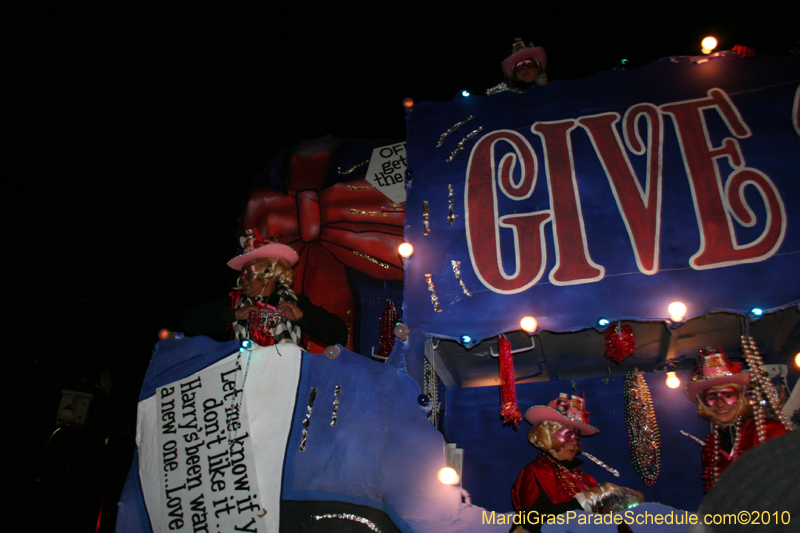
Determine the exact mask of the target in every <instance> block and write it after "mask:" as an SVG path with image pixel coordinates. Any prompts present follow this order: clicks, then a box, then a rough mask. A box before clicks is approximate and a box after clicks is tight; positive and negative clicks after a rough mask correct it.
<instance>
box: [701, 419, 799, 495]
mask: <svg viewBox="0 0 800 533" xmlns="http://www.w3.org/2000/svg"><path fill="white" fill-rule="evenodd" d="M764 429H765V430H766V440H770V439H773V438H775V437H778V436H780V435H783V434H784V433H786V429H785V428H784V427H783V424H781V423H780V422H778V421H777V420H770V419H767V420H764ZM740 431H741V435H740V436H739V438H738V444H734V448H733V449H732V450H731V453H727V452H726V451H725V450H723V449H722V448H721V447H720V450H719V460H718V463H719V473H720V475H721V474H722V473H723V472H724V471H725V469H726V468H728V466H730V464H731V463H733V462H734V461H735V460H736V459H738V458H739V457H741V456H742V454H743V453H745V452H746V451H747V450H749V449H750V448H755V447H756V446H758V444H759V442H758V435H757V434H756V422H755V420H754V419H752V418H748V419H747V420H745V421H744V423H743V424H742V429H741V430H740ZM715 481H716V479H715V476H714V434H713V433H709V434H708V436H706V443H705V445H704V446H703V492H704V493H706V492H708V491H709V490H711V487H713V486H714V482H715Z"/></svg>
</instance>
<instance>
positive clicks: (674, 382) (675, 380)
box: [667, 372, 681, 389]
mask: <svg viewBox="0 0 800 533" xmlns="http://www.w3.org/2000/svg"><path fill="white" fill-rule="evenodd" d="M680 386H681V380H680V378H679V377H678V376H676V375H675V372H667V387H669V388H670V389H677V388H678V387H680Z"/></svg>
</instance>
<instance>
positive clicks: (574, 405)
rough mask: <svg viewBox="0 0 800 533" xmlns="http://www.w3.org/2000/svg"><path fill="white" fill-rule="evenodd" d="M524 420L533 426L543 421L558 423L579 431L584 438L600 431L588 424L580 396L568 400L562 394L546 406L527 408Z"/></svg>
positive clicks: (567, 397)
mask: <svg viewBox="0 0 800 533" xmlns="http://www.w3.org/2000/svg"><path fill="white" fill-rule="evenodd" d="M525 420H527V421H528V422H530V423H531V425H534V426H535V425H536V424H538V423H539V422H544V421H545V420H550V421H552V422H559V423H561V424H564V425H567V426H569V427H571V428H573V429H577V430H579V431H580V432H581V435H582V436H584V437H588V436H590V435H595V434H596V433H598V432H599V431H600V430H599V429H597V428H596V427H594V426H590V425H589V424H588V422H589V417H588V416H586V411H585V410H584V405H583V398H581V397H580V396H572V398H570V397H569V396H568V395H567V394H564V393H563V392H562V393H561V394H560V395H559V397H558V398H556V399H555V400H553V401H552V402H550V403H549V404H547V405H534V406H533V407H531V408H529V409H528V410H527V411H525Z"/></svg>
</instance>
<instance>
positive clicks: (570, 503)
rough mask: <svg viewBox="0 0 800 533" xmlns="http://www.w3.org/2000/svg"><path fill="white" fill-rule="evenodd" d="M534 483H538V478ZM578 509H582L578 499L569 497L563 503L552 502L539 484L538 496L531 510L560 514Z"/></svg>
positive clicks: (540, 512)
mask: <svg viewBox="0 0 800 533" xmlns="http://www.w3.org/2000/svg"><path fill="white" fill-rule="evenodd" d="M536 483H537V484H539V480H538V479H537V480H536ZM579 509H580V510H583V507H581V504H580V503H578V500H576V499H575V498H570V499H569V500H567V501H565V502H563V503H553V500H551V499H550V496H548V495H547V493H546V492H545V491H544V489H543V488H542V485H541V484H539V497H538V498H536V501H535V502H534V503H533V508H532V509H531V510H532V511H536V512H538V513H539V514H561V513H566V512H567V511H577V510H579Z"/></svg>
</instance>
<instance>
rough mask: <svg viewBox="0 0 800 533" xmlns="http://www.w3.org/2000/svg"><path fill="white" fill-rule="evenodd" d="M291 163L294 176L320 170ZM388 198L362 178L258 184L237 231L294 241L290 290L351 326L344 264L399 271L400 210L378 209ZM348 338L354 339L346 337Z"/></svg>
mask: <svg viewBox="0 0 800 533" xmlns="http://www.w3.org/2000/svg"><path fill="white" fill-rule="evenodd" d="M320 155H322V154H320ZM324 155H326V156H329V154H324ZM304 163H306V165H305V166H303V164H304ZM292 164H293V168H292V182H297V181H298V180H297V179H295V177H296V176H301V177H302V178H301V179H299V181H302V182H303V184H305V185H309V184H311V182H310V181H309V179H308V175H309V174H317V172H319V169H318V168H317V167H318V166H319V163H318V162H316V161H315V160H314V158H308V159H307V160H306V161H304V160H302V159H301V158H293V160H292ZM297 167H301V168H297ZM311 181H313V180H311ZM389 204H390V201H389V200H388V199H387V198H386V197H385V196H384V195H383V194H382V193H381V192H380V191H378V190H377V189H375V188H374V187H373V186H372V185H371V184H370V183H369V182H367V181H366V180H364V179H357V180H353V181H350V182H347V183H337V184H335V185H332V186H330V187H327V188H324V189H306V190H300V191H293V190H290V192H289V193H283V192H279V191H274V190H271V189H267V188H263V189H258V190H256V191H254V192H253V193H252V194H251V196H250V200H249V201H248V204H247V208H246V209H245V212H244V215H243V216H242V218H241V220H240V231H241V232H242V234H243V233H244V230H245V229H248V228H253V229H257V230H258V232H259V234H260V235H261V236H262V238H265V239H271V240H275V241H277V242H280V243H283V244H286V245H289V246H291V247H292V248H294V249H295V251H297V253H298V255H299V256H300V261H299V262H298V264H297V267H296V269H295V282H294V285H293V289H294V291H295V292H297V293H301V294H305V295H306V296H308V297H309V299H310V300H311V301H312V302H313V303H314V304H315V305H319V306H322V307H324V308H325V309H327V310H328V311H330V312H332V313H335V314H337V315H339V316H340V317H342V319H344V320H345V322H346V323H347V324H348V328H352V323H353V319H352V316H350V315H351V314H352V310H353V307H354V305H353V296H352V294H351V292H350V287H349V284H348V281H347V275H346V271H345V266H349V267H351V268H354V269H356V270H358V271H361V272H364V273H365V274H367V275H369V276H372V277H374V278H378V279H386V280H397V279H402V278H403V264H402V261H401V260H400V257H399V255H398V253H397V247H398V246H399V245H400V244H401V243H402V242H403V221H404V218H405V214H404V211H403V210H402V209H401V210H392V209H388V210H384V209H383V207H384V206H386V205H389ZM351 337H352V336H351ZM348 344H349V345H351V347H352V340H349V341H348ZM319 348H321V349H322V350H324V348H325V347H324V346H319ZM312 351H313V350H312ZM319 353H322V351H320V352H319Z"/></svg>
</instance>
